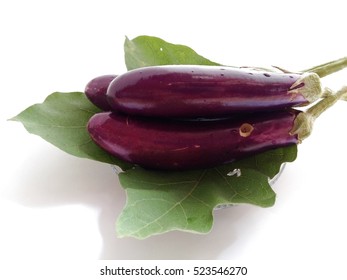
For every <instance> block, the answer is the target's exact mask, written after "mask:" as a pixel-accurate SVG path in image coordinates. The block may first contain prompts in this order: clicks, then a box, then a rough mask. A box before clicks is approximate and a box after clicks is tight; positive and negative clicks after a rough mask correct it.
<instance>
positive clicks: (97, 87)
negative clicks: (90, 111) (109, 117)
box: [84, 75, 117, 111]
mask: <svg viewBox="0 0 347 280" xmlns="http://www.w3.org/2000/svg"><path fill="white" fill-rule="evenodd" d="M116 77H117V76H116V75H103V76H98V77H96V78H94V79H92V80H91V81H90V82H89V83H88V84H87V85H86V88H85V90H84V93H85V95H86V96H87V98H88V99H89V100H90V101H91V102H92V103H93V104H94V105H95V106H97V107H98V108H99V109H101V110H103V111H110V110H111V107H110V105H109V104H108V102H107V99H106V93H107V88H108V86H109V85H110V83H111V82H112V81H113V80H114V79H115V78H116Z"/></svg>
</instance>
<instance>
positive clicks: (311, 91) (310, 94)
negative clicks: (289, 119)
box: [288, 73, 323, 105]
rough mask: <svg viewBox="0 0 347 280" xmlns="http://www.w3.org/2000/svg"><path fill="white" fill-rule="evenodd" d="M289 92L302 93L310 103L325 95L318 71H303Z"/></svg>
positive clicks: (293, 93)
mask: <svg viewBox="0 0 347 280" xmlns="http://www.w3.org/2000/svg"><path fill="white" fill-rule="evenodd" d="M288 93H290V94H292V95H297V94H299V95H302V96H303V97H304V98H305V99H306V100H307V101H308V103H312V102H315V101H317V100H318V99H319V98H321V97H322V95H323V90H322V86H321V82H320V78H319V76H318V75H317V74H316V73H303V74H302V75H301V77H300V78H299V79H298V80H296V82H295V83H294V84H292V86H291V87H290V89H289V91H288ZM303 105H307V104H303Z"/></svg>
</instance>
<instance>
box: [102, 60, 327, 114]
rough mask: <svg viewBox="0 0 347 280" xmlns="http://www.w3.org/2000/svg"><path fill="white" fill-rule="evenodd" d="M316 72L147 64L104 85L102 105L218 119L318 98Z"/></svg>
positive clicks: (125, 111) (300, 103)
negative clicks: (106, 85) (105, 87)
mask: <svg viewBox="0 0 347 280" xmlns="http://www.w3.org/2000/svg"><path fill="white" fill-rule="evenodd" d="M321 91H322V90H321V86H320V80H319V77H318V75H317V74H314V73H306V74H286V73H277V72H263V71H256V70H250V69H247V68H231V67H215V66H190V65H189V66H183V65H180V66H178V65H170V66H152V67H144V68H139V69H136V70H132V71H129V72H126V73H124V74H122V75H120V76H118V77H117V78H116V79H115V80H113V81H112V83H111V84H110V86H109V88H108V91H107V99H108V103H109V104H110V106H111V107H112V109H113V110H115V111H119V112H122V113H125V114H129V115H138V116H147V117H148V116H149V117H169V118H196V117H223V116H230V115H232V114H234V113H241V112H255V111H271V110H278V109H284V108H290V107H293V106H303V105H307V104H309V103H311V102H313V101H315V100H317V99H318V98H320V97H321Z"/></svg>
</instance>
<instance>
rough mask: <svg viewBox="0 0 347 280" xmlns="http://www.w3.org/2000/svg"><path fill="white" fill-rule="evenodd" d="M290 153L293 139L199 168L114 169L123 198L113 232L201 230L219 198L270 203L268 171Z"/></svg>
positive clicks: (205, 228)
mask: <svg viewBox="0 0 347 280" xmlns="http://www.w3.org/2000/svg"><path fill="white" fill-rule="evenodd" d="M296 153H297V149H296V145H293V146H289V147H286V148H279V149H274V150H271V151H268V152H265V153H261V154H258V155H255V156H252V157H250V158H247V159H244V160H242V161H239V162H234V163H231V164H226V165H223V166H219V167H215V168H211V169H205V170H195V171H185V172H163V171H161V172H159V171H148V170H144V169H142V168H139V167H136V168H135V169H130V170H127V171H126V172H123V173H121V174H120V175H119V179H120V182H121V184H122V186H123V187H124V188H125V189H126V192H127V198H128V199H127V204H126V207H125V208H124V209H123V212H122V213H121V215H120V217H119V219H118V221H117V232H118V235H119V236H120V237H123V236H132V237H135V238H139V239H142V238H146V237H148V236H151V235H155V234H160V233H164V232H167V231H170V230H182V231H189V232H196V233H206V232H209V231H210V230H211V227H212V224H213V209H214V208H215V207H216V206H218V205H220V204H237V203H248V204H254V205H257V206H261V207H270V206H272V205H273V204H274V203H275V197H276V195H275V193H274V191H273V190H272V188H271V187H270V184H269V176H270V177H272V175H274V174H275V173H277V172H278V170H279V169H280V167H281V165H282V163H283V162H286V161H293V160H295V158H296ZM234 170H237V171H238V172H233V171H234Z"/></svg>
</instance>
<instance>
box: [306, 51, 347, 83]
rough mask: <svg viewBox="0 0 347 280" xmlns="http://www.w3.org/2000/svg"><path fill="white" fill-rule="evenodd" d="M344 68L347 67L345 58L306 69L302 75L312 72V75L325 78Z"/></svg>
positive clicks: (346, 58)
mask: <svg viewBox="0 0 347 280" xmlns="http://www.w3.org/2000/svg"><path fill="white" fill-rule="evenodd" d="M346 67H347V56H346V57H343V58H340V59H337V60H333V61H329V62H327V63H324V64H320V65H317V66H314V67H311V68H308V69H306V70H304V71H302V72H303V73H305V72H313V73H316V74H317V75H318V76H319V77H320V78H323V77H325V76H328V75H330V74H333V73H335V72H338V71H340V70H342V69H344V68H346Z"/></svg>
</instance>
